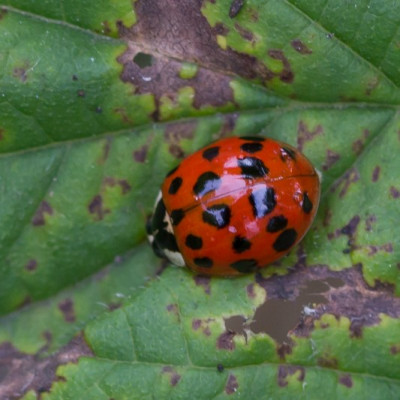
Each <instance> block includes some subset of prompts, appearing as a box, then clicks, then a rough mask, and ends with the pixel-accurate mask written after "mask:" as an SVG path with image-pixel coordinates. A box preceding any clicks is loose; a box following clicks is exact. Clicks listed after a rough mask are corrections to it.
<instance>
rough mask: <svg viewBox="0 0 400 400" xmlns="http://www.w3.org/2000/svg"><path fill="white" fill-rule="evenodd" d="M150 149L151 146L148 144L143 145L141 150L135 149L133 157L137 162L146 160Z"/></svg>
mask: <svg viewBox="0 0 400 400" xmlns="http://www.w3.org/2000/svg"><path fill="white" fill-rule="evenodd" d="M148 150H149V146H148V145H147V144H145V145H143V146H142V147H141V148H140V149H139V150H135V151H134V152H133V159H134V160H135V161H136V162H140V163H143V162H145V161H146V157H147V152H148Z"/></svg>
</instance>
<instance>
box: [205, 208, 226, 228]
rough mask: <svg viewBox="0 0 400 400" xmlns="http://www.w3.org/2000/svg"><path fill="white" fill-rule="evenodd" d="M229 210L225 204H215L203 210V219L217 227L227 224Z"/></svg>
mask: <svg viewBox="0 0 400 400" xmlns="http://www.w3.org/2000/svg"><path fill="white" fill-rule="evenodd" d="M230 220H231V210H230V208H229V206H227V205H226V204H215V205H213V206H211V207H208V208H207V209H206V210H205V211H203V221H204V222H206V223H207V224H210V225H212V226H215V227H216V228H218V229H221V228H224V227H225V226H227V225H229V222H230Z"/></svg>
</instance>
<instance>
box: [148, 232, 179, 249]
mask: <svg viewBox="0 0 400 400" xmlns="http://www.w3.org/2000/svg"><path fill="white" fill-rule="evenodd" d="M154 241H155V242H156V243H157V245H158V246H159V247H160V248H161V249H167V250H170V251H177V252H179V249H178V246H177V244H176V240H175V236H174V235H173V234H172V233H170V232H167V231H166V230H165V229H162V230H160V231H158V232H157V234H156V236H155V238H154Z"/></svg>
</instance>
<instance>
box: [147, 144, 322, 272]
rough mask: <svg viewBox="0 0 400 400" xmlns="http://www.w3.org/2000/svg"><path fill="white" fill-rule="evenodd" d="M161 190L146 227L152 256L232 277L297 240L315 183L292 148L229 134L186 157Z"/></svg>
mask: <svg viewBox="0 0 400 400" xmlns="http://www.w3.org/2000/svg"><path fill="white" fill-rule="evenodd" d="M161 191H162V199H160V201H161V203H163V204H161V205H160V204H159V203H160V202H159V203H157V204H158V212H155V216H154V217H153V220H152V223H151V224H150V225H151V227H150V228H149V234H150V237H151V241H152V242H153V247H154V248H155V250H156V252H157V254H158V255H161V256H164V257H166V258H169V259H170V260H171V261H172V262H175V263H177V264H180V265H182V264H183V263H184V264H186V266H187V267H189V268H190V269H192V270H194V271H196V272H198V273H201V274H207V275H222V276H231V275H238V274H243V273H247V272H253V271H255V270H257V269H258V268H261V267H265V266H267V265H268V264H270V263H271V262H273V261H275V260H277V259H278V258H280V257H282V256H283V255H284V254H286V253H287V252H288V251H289V250H290V249H291V248H292V247H293V246H294V245H295V244H296V243H298V242H299V241H300V240H301V239H302V237H303V236H304V234H305V233H306V232H307V230H308V229H309V227H310V225H311V223H312V221H313V219H314V217H315V214H316V212H317V208H318V203H319V197H320V182H319V177H318V174H317V172H316V171H315V169H314V167H313V166H312V164H311V163H310V161H308V159H307V158H306V157H305V156H304V155H302V154H301V153H300V152H299V151H297V150H296V149H295V148H294V147H292V146H290V145H288V144H286V143H282V142H279V141H276V140H272V139H268V138H261V137H260V138H259V137H231V138H226V139H221V140H219V141H216V142H214V143H211V144H210V145H208V146H206V147H205V148H203V149H201V150H199V151H197V152H195V153H194V154H192V155H190V156H189V157H187V158H186V159H184V160H183V161H182V162H181V164H180V165H179V166H178V167H177V168H176V169H174V170H173V171H171V173H169V174H168V175H167V177H166V178H165V181H164V183H163V185H162V189H161ZM161 209H163V210H165V212H166V216H165V218H160V210H161ZM156 214H158V217H156ZM172 235H173V236H172ZM174 240H175V241H176V242H175V243H174ZM177 252H178V253H177ZM179 253H180V254H179ZM171 255H172V256H171ZM176 256H178V257H176ZM181 256H182V257H181ZM182 258H183V260H182Z"/></svg>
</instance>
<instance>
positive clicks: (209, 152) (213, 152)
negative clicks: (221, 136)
mask: <svg viewBox="0 0 400 400" xmlns="http://www.w3.org/2000/svg"><path fill="white" fill-rule="evenodd" d="M218 154H219V147H218V146H214V147H210V148H208V149H206V150H204V151H203V158H205V159H206V160H208V161H212V160H213V159H214V158H215V157H217V156H218Z"/></svg>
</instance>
